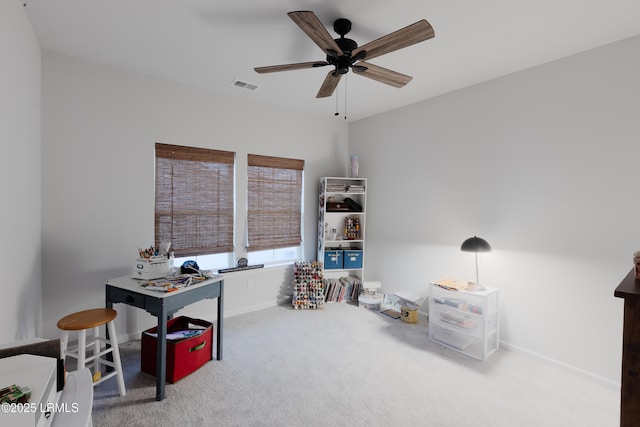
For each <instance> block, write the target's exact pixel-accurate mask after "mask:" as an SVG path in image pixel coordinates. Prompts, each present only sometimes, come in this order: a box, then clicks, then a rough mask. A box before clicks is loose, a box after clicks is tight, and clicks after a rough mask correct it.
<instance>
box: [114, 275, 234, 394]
mask: <svg viewBox="0 0 640 427" xmlns="http://www.w3.org/2000/svg"><path fill="white" fill-rule="evenodd" d="M140 283H141V281H139V280H136V279H132V278H130V277H128V276H126V277H118V278H116V279H110V280H107V282H106V307H107V308H113V304H115V303H123V304H128V305H131V306H134V307H138V308H142V309H144V310H146V311H148V312H149V313H151V314H152V315H154V316H156V317H157V318H158V340H157V341H158V347H157V352H156V400H162V399H164V397H165V390H164V388H165V380H166V374H167V371H166V366H167V360H166V358H167V345H166V344H167V320H168V319H170V318H171V317H173V315H174V314H175V313H176V312H177V311H178V310H180V309H182V308H184V307H185V306H186V305H189V304H193V303H194V302H196V301H200V300H203V299H206V298H217V299H218V314H217V319H216V320H217V325H216V358H217V359H218V360H222V323H223V306H224V278H223V276H220V275H218V276H214V277H213V278H211V279H207V280H205V281H202V282H197V283H195V284H193V285H191V286H188V287H186V288H181V289H179V290H177V291H174V292H158V291H152V290H148V289H145V288H143V287H142V286H140ZM211 348H212V353H213V346H211ZM212 356H213V354H212Z"/></svg>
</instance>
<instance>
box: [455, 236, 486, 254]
mask: <svg viewBox="0 0 640 427" xmlns="http://www.w3.org/2000/svg"><path fill="white" fill-rule="evenodd" d="M460 250H461V251H463V252H491V246H490V245H489V242H487V241H486V240H484V239H482V238H480V237H477V236H473V237H470V238H468V239H467V240H465V241H464V242H462V246H460Z"/></svg>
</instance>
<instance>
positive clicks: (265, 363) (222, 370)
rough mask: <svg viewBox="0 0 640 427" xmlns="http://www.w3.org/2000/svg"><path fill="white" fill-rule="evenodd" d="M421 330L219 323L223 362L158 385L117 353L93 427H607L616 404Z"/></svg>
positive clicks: (611, 394)
mask: <svg viewBox="0 0 640 427" xmlns="http://www.w3.org/2000/svg"><path fill="white" fill-rule="evenodd" d="M427 330H428V325H427V321H426V320H425V319H422V318H420V320H419V322H418V323H413V324H411V323H406V322H402V321H401V320H399V319H397V320H396V319H391V318H389V317H387V316H384V315H381V314H379V313H377V312H372V311H368V310H366V309H363V308H359V307H355V306H352V305H350V304H345V303H334V304H329V305H328V306H327V307H326V308H325V309H324V310H318V311H294V310H292V309H291V308H289V307H273V308H269V309H266V310H261V311H258V312H254V313H249V314H244V315H240V316H236V317H232V318H228V319H225V330H224V360H222V361H215V360H214V361H212V362H209V363H207V364H206V365H204V366H203V367H202V368H200V369H199V370H198V371H196V372H195V373H193V374H192V375H190V376H188V377H186V378H184V379H182V380H180V381H178V382H177V383H176V384H168V385H167V397H166V399H165V400H163V401H162V402H157V401H155V378H154V377H153V376H151V375H148V374H145V373H142V372H141V371H140V341H130V342H128V343H125V344H122V345H121V346H120V348H121V353H122V358H123V363H124V370H125V382H126V386H127V395H126V396H125V397H119V396H118V391H117V386H116V382H115V380H109V381H107V382H105V383H103V384H101V385H99V386H97V387H96V388H95V395H94V407H93V425H94V426H95V427H120V426H128V427H135V426H145V427H146V426H150V425H153V426H172V427H173V426H185V427H188V426H411V427H416V426H433V427H466V426H469V427H471V426H473V427H476V426H500V427H554V426H557V427H567V426H581V427H588V426H593V427H613V426H617V425H618V424H619V394H618V393H617V392H616V391H615V390H612V389H610V388H607V387H604V386H602V385H599V384H597V383H593V382H591V381H589V380H587V379H585V378H582V377H579V376H576V375H575V374H574V373H572V372H568V371H565V370H563V369H560V368H558V367H555V366H551V365H549V364H547V363H544V362H541V361H539V360H536V359H533V358H531V357H530V356H528V355H526V354H522V353H520V352H515V351H508V350H504V349H500V350H499V351H498V352H496V353H494V354H493V355H492V356H491V357H490V358H489V359H488V360H487V361H484V362H481V361H477V360H474V359H471V358H469V357H466V356H464V355H461V354H459V353H457V352H454V351H452V350H449V349H446V348H444V347H443V346H441V345H439V344H437V343H434V342H431V341H430V340H429V339H428V333H427Z"/></svg>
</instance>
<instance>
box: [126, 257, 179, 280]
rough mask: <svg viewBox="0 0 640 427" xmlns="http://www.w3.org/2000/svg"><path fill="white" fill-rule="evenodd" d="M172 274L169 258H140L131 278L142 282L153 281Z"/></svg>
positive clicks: (135, 262)
mask: <svg viewBox="0 0 640 427" xmlns="http://www.w3.org/2000/svg"><path fill="white" fill-rule="evenodd" d="M169 273H170V265H169V258H166V257H153V258H150V259H142V258H139V259H137V260H135V261H134V263H133V270H132V272H131V277H132V278H134V279H141V280H153V279H159V278H161V277H165V276H168V275H169Z"/></svg>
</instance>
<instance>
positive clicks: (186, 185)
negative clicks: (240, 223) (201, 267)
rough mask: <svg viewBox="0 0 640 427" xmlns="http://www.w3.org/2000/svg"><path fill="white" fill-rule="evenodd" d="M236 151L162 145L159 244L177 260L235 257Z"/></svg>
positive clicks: (159, 154)
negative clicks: (167, 246)
mask: <svg viewBox="0 0 640 427" xmlns="http://www.w3.org/2000/svg"><path fill="white" fill-rule="evenodd" d="M234 160H235V153H233V152H230V151H218V150H208V149H204V148H192V147H182V146H178V145H168V144H156V204H155V241H156V245H159V244H160V242H171V248H172V249H173V251H174V252H175V255H176V256H191V255H206V254H216V253H224V252H233V221H234V220H233V207H234V189H233V182H234V179H233V176H234Z"/></svg>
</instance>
